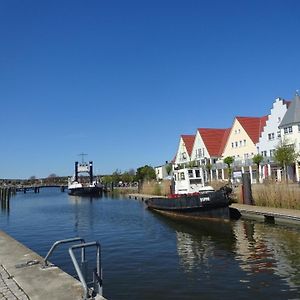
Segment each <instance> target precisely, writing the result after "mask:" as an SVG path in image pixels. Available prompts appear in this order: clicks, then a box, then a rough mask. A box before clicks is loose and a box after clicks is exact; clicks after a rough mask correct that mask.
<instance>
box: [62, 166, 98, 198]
mask: <svg viewBox="0 0 300 300" xmlns="http://www.w3.org/2000/svg"><path fill="white" fill-rule="evenodd" d="M80 173H87V174H89V176H88V178H87V177H80V176H78V175H79V174H80ZM87 179H88V181H87ZM68 190H69V194H70V195H75V196H99V195H101V194H102V191H103V186H102V184H101V183H100V182H98V181H97V180H94V175H93V162H92V161H90V162H89V163H86V162H82V163H80V164H79V163H78V161H76V162H75V174H74V176H72V177H71V178H69V180H68Z"/></svg>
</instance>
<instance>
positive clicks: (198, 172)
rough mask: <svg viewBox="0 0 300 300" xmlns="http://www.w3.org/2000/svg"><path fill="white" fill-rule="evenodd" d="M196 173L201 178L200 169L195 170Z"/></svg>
mask: <svg viewBox="0 0 300 300" xmlns="http://www.w3.org/2000/svg"><path fill="white" fill-rule="evenodd" d="M195 175H196V177H197V178H199V177H200V170H195Z"/></svg>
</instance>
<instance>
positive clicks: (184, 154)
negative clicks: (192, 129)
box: [175, 135, 194, 165]
mask: <svg viewBox="0 0 300 300" xmlns="http://www.w3.org/2000/svg"><path fill="white" fill-rule="evenodd" d="M185 137H186V136H185ZM192 137H193V136H191V135H190V136H189V138H188V139H189V141H190V140H191V139H194V138H192ZM190 161H191V157H190V153H189V151H188V149H187V145H186V142H185V138H184V136H181V137H180V141H179V146H178V149H177V153H176V158H175V165H179V164H185V163H189V162H190Z"/></svg>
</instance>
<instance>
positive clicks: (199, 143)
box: [191, 130, 209, 162]
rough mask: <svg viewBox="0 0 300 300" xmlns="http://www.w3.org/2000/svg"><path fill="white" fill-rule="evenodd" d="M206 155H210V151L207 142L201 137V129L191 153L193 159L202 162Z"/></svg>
mask: <svg viewBox="0 0 300 300" xmlns="http://www.w3.org/2000/svg"><path fill="white" fill-rule="evenodd" d="M205 157H207V158H208V157H209V153H208V151H207V149H206V147H205V144H204V142H203V140H202V138H201V135H200V133H199V131H198V130H197V133H196V137H195V142H194V147H193V150H192V154H191V160H192V161H199V162H201V160H202V159H204V158H205Z"/></svg>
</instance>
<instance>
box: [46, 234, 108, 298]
mask: <svg viewBox="0 0 300 300" xmlns="http://www.w3.org/2000/svg"><path fill="white" fill-rule="evenodd" d="M78 241H79V242H80V244H77V245H73V246H71V247H70V248H69V254H70V257H71V259H72V262H73V265H74V267H75V270H76V273H77V275H78V277H79V280H80V282H81V284H82V286H83V290H84V299H85V300H86V299H89V298H93V297H95V296H96V295H97V294H99V295H101V296H102V266H101V246H100V243H99V242H98V241H96V242H90V243H86V242H85V240H84V239H83V238H80V237H76V238H70V239H65V240H60V241H56V242H55V243H54V244H53V245H52V247H51V248H50V250H49V251H48V253H47V255H46V256H45V258H44V268H47V267H50V266H53V265H49V261H48V259H49V257H50V256H51V255H52V253H53V252H54V250H55V249H56V248H57V247H58V246H59V245H61V244H67V243H74V242H78ZM90 247H96V251H97V252H96V268H94V270H93V280H92V281H90V282H87V278H88V276H87V271H88V270H87V261H86V257H85V249H86V248H90ZM76 249H81V267H80V266H79V264H78V262H77V259H76V256H75V254H74V250H76ZM91 284H92V287H91V288H89V286H90V285H91Z"/></svg>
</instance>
